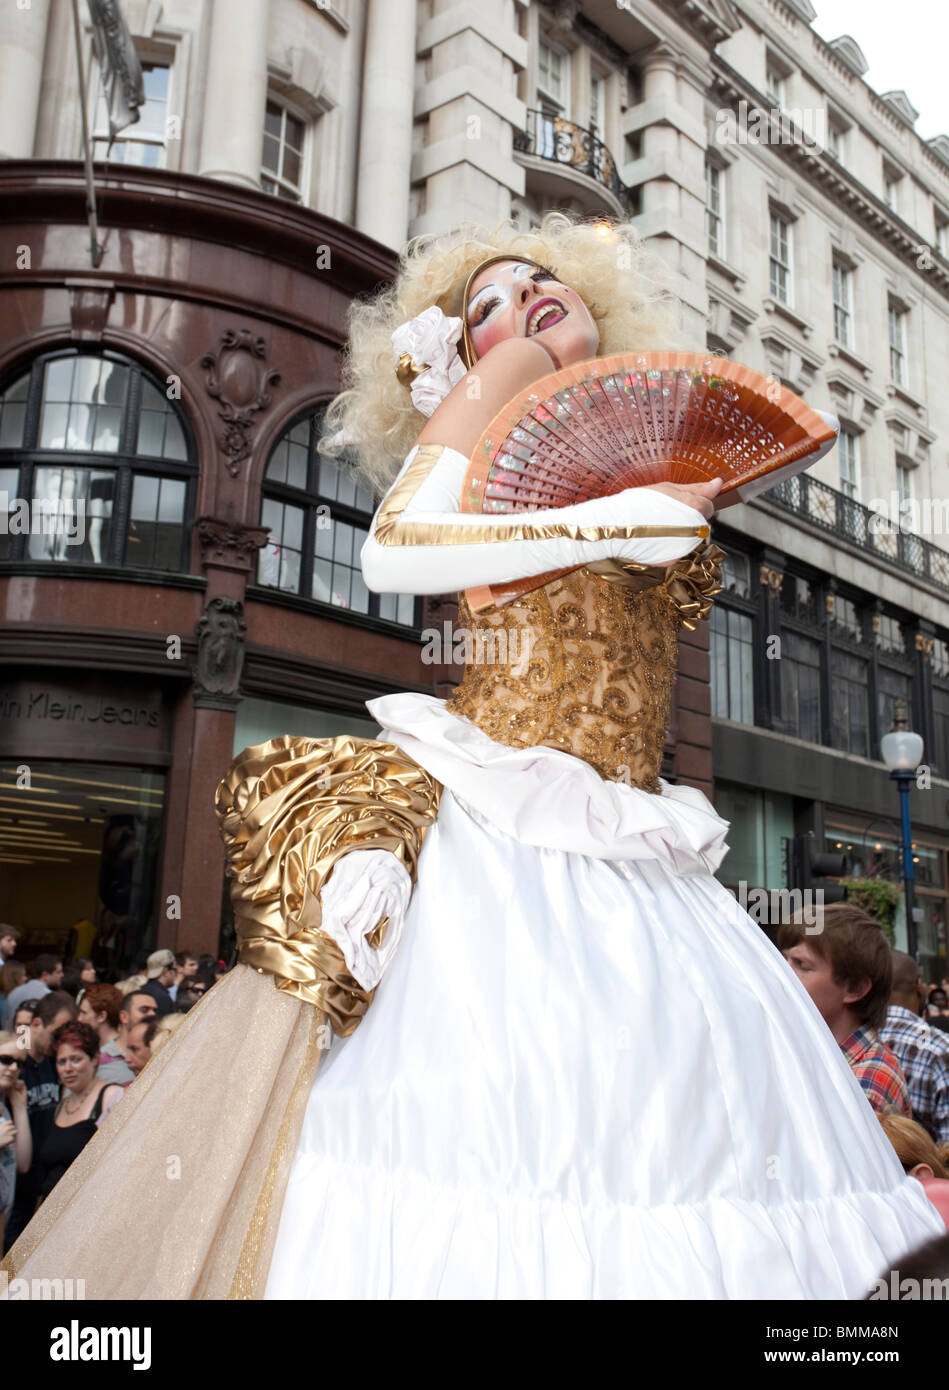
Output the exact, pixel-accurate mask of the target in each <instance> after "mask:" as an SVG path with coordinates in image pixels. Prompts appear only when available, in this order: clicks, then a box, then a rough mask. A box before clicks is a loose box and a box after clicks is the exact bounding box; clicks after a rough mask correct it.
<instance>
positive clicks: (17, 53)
mask: <svg viewBox="0 0 949 1390" xmlns="http://www.w3.org/2000/svg"><path fill="white" fill-rule="evenodd" d="M48 20H49V0H32V4H31V5H30V7H29V9H26V10H21V9H19V8H18V6H17V5H16V3H15V0H13V3H11V4H7V5H3V6H0V159H31V158H32V157H33V154H34V152H35V151H34V139H35V136H36V117H37V113H38V111H39V104H40V88H41V86H42V82H43V55H44V52H45V48H46V26H47V22H48ZM70 47H71V48H73V49H74V48H75V44H74V43H73V42H72V31H71V30H70ZM75 58H76V55H75V52H73V61H74V62H75Z"/></svg>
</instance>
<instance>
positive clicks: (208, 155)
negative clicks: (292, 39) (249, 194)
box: [198, 0, 269, 188]
mask: <svg viewBox="0 0 949 1390" xmlns="http://www.w3.org/2000/svg"><path fill="white" fill-rule="evenodd" d="M268 10H269V0H214V15H213V18H212V21H211V32H210V38H209V41H208V67H207V85H206V87H205V93H204V112H203V115H202V133H201V158H200V162H199V169H198V172H199V173H200V174H202V175H203V176H204V177H205V178H209V179H224V180H226V181H227V182H230V183H239V184H243V185H244V187H246V188H259V187H260V161H261V151H262V149H263V140H264V113H265V110H266V105H267V21H268Z"/></svg>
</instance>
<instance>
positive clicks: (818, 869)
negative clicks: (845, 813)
mask: <svg viewBox="0 0 949 1390" xmlns="http://www.w3.org/2000/svg"><path fill="white" fill-rule="evenodd" d="M793 857H794V870H795V872H794V883H793V884H792V886H793V887H794V888H801V889H804V890H808V891H811V892H814V891H816V890H817V889H820V890H821V891H822V892H823V894H824V897H823V902H824V906H825V907H826V906H827V905H828V904H829V903H840V902H843V901H844V899H845V898H846V896H847V890H846V888H844V886H843V885H842V884H839V883H830V882H829V881H828V880H829V879H831V878H841V877H842V876H843V875H844V874H845V873H846V872H847V856H846V854H843V853H842V852H841V851H840V850H833V851H831V852H830V853H828V854H822V853H819V852H818V849H817V840H816V839H815V837H814V832H813V830H809V831H808V832H807V834H806V835H795V837H794V854H793Z"/></svg>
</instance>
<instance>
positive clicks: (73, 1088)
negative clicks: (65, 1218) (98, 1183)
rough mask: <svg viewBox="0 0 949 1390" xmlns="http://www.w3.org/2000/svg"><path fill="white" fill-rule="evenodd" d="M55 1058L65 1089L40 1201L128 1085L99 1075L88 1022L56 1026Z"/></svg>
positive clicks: (45, 1152)
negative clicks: (116, 1082)
mask: <svg viewBox="0 0 949 1390" xmlns="http://www.w3.org/2000/svg"><path fill="white" fill-rule="evenodd" d="M53 1058H54V1060H55V1063H56V1070H57V1072H58V1073H59V1080H60V1084H61V1086H62V1088H63V1095H62V1099H61V1100H60V1102H59V1104H58V1105H57V1107H56V1113H55V1115H54V1116H53V1123H52V1126H51V1128H50V1131H49V1133H48V1134H47V1136H46V1138H45V1139H44V1141H43V1145H42V1148H41V1149H40V1151H39V1155H38V1158H39V1164H40V1188H39V1199H40V1202H43V1201H44V1200H45V1199H46V1198H47V1197H48V1196H49V1194H50V1193H51V1192H52V1190H53V1188H54V1187H55V1186H56V1184H57V1183H58V1182H59V1180H60V1178H61V1177H62V1176H63V1174H64V1173H65V1171H66V1169H67V1168H68V1167H69V1165H70V1164H71V1163H72V1162H73V1160H74V1159H75V1158H77V1157H78V1156H79V1154H80V1153H81V1152H82V1150H83V1149H84V1148H85V1147H86V1145H87V1144H88V1142H89V1140H90V1139H91V1138H92V1136H93V1135H94V1134H95V1132H96V1130H97V1129H98V1127H99V1126H100V1125H101V1124H102V1122H103V1121H104V1120H105V1118H106V1116H107V1115H108V1114H109V1112H110V1110H111V1109H112V1107H113V1106H114V1105H115V1103H116V1101H118V1100H119V1099H120V1097H121V1096H122V1090H123V1088H122V1087H121V1086H117V1085H113V1084H110V1083H109V1082H107V1081H102V1080H101V1079H100V1078H99V1077H98V1076H97V1075H96V1068H97V1067H98V1065H99V1035H98V1033H97V1032H96V1030H95V1029H94V1028H91V1027H90V1026H89V1024H88V1023H79V1022H75V1023H64V1024H63V1025H62V1027H60V1028H57V1029H56V1032H55V1033H54V1034H53Z"/></svg>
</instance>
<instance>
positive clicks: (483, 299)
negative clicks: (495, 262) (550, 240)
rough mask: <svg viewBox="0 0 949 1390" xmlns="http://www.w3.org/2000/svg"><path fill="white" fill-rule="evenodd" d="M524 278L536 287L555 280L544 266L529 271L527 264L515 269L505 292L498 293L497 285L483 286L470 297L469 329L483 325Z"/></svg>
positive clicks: (552, 273) (551, 272)
mask: <svg viewBox="0 0 949 1390" xmlns="http://www.w3.org/2000/svg"><path fill="white" fill-rule="evenodd" d="M528 272H530V273H528ZM525 277H527V278H528V279H530V280H533V281H534V283H535V284H537V285H540V284H543V283H544V281H545V280H556V278H557V277H556V276H555V275H554V272H553V271H552V270H548V269H547V267H546V266H536V267H535V269H534V270H533V271H530V266H529V265H527V264H524V265H520V266H518V267H516V268H515V270H514V273H513V279H512V281H511V284H510V287H509V288H508V289H507V290H505V291H502V292H501V293H499V292H498V287H497V285H485V286H484V287H483V288H482V289H480V290H479V291H478V293H477V294H476V295H474V296H473V297H472V300H471V302H470V304H469V305H468V325H469V327H470V328H477V327H478V326H479V324H482V323H484V321H485V319H487V318H488V317H489V316H490V315H491V314H492V313H493V312H494V310H495V309H496V308H497V307H498V305H499V304H502V303H505V304H506V303H507V301H508V300H509V299H510V297H511V294H512V293H513V291H514V287H515V285H516V284H517V282H518V281H519V280H523V279H524V278H525Z"/></svg>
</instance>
